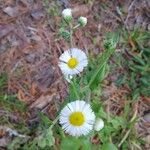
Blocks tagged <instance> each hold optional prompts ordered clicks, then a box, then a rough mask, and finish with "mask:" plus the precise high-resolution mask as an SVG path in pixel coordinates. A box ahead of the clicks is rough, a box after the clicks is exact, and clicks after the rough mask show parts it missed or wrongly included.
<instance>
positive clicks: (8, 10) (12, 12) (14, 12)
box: [3, 6, 19, 17]
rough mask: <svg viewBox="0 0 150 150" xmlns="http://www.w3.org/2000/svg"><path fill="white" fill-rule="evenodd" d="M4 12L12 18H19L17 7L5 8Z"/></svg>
mask: <svg viewBox="0 0 150 150" xmlns="http://www.w3.org/2000/svg"><path fill="white" fill-rule="evenodd" d="M3 11H4V12H5V13H6V14H7V15H9V16H10V17H17V16H18V15H19V11H18V9H17V7H11V6H8V7H6V8H4V9H3Z"/></svg>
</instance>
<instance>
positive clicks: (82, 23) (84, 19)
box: [78, 16, 87, 27]
mask: <svg viewBox="0 0 150 150" xmlns="http://www.w3.org/2000/svg"><path fill="white" fill-rule="evenodd" d="M78 23H79V24H80V26H82V27H84V26H85V25H86V24H87V18H86V17H82V16H81V17H80V18H79V19H78Z"/></svg>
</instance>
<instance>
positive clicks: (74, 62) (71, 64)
mask: <svg viewBox="0 0 150 150" xmlns="http://www.w3.org/2000/svg"><path fill="white" fill-rule="evenodd" d="M67 65H68V66H69V68H71V69H74V68H75V67H76V66H77V65H78V60H77V59H76V58H70V59H69V61H68V62H67Z"/></svg>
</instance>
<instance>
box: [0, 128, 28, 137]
mask: <svg viewBox="0 0 150 150" xmlns="http://www.w3.org/2000/svg"><path fill="white" fill-rule="evenodd" d="M0 130H4V131H5V132H8V133H9V135H10V136H17V137H20V138H30V136H27V135H23V134H19V133H18V132H17V131H16V130H13V129H11V128H9V127H5V126H0Z"/></svg>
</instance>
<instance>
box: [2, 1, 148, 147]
mask: <svg viewBox="0 0 150 150" xmlns="http://www.w3.org/2000/svg"><path fill="white" fill-rule="evenodd" d="M68 7H69V8H72V10H73V15H74V17H75V18H77V17H79V16H85V17H87V18H88V24H87V26H86V27H84V28H82V29H79V30H77V31H76V32H75V34H74V43H75V45H76V47H79V48H81V49H85V50H87V52H88V54H89V55H90V56H91V57H92V58H93V59H94V58H96V56H97V55H98V54H99V53H101V52H103V51H104V48H103V39H104V38H105V35H106V34H107V33H109V32H115V31H116V30H117V29H120V30H121V33H122V34H123V38H122V41H121V42H120V43H119V45H118V46H117V49H116V52H115V54H114V56H112V57H111V59H110V61H109V64H110V68H109V74H108V75H107V77H106V79H105V80H104V81H103V83H102V89H99V91H97V92H98V93H99V101H102V103H103V106H104V107H103V108H104V110H105V112H106V113H110V114H113V115H114V116H122V115H125V113H126V115H127V116H128V120H130V119H132V117H133V116H135V117H136V119H137V120H138V121H135V122H134V125H133V126H132V128H134V130H135V131H133V132H131V131H129V130H126V131H125V132H124V133H125V135H126V133H128V131H129V132H130V133H131V135H130V133H128V134H129V135H127V137H126V138H127V139H128V140H130V141H132V137H134V136H136V137H137V138H136V139H134V138H133V139H134V140H133V141H134V143H130V142H129V143H130V144H131V146H129V148H127V149H133V150H134V149H135V150H136V149H143V150H148V149H150V84H149V83H150V61H149V60H150V40H148V38H147V34H148V33H149V32H150V1H149V0H113V1H112V0H81V1H77V0H75V1H71V0H57V1H53V0H0V8H1V9H0V149H19V148H18V147H17V146H16V145H15V142H13V141H14V138H12V137H11V136H10V135H8V134H7V133H6V130H5V129H6V128H11V129H14V130H15V131H18V132H19V133H22V134H23V135H24V134H25V135H29V136H34V135H35V133H34V131H33V133H32V132H31V131H30V128H32V129H33V128H34V127H35V128H36V127H37V126H38V125H39V124H40V120H41V118H40V117H39V116H40V115H43V114H44V115H45V116H47V117H48V118H49V119H50V120H54V119H55V117H56V115H57V112H58V109H59V105H60V104H62V103H63V102H64V100H65V98H66V97H67V95H68V92H69V90H68V83H67V81H65V80H64V79H63V76H62V73H61V71H60V69H59V67H58V59H59V56H60V54H61V53H62V52H63V51H64V50H66V49H68V44H67V42H65V41H64V40H63V39H62V38H59V35H58V32H59V28H60V21H61V11H62V10H63V9H64V8H68ZM124 30H125V31H124ZM126 32H128V34H126ZM148 36H149V35H148ZM141 51H142V52H141ZM145 52H146V54H145V55H144V56H141V55H143V53H145ZM125 111H126V112H125ZM39 112H40V113H42V114H40V115H39ZM22 126H23V127H22ZM122 132H123V131H122ZM122 137H124V136H122ZM127 139H125V140H127ZM137 139H140V140H141V141H142V140H143V141H146V142H143V141H142V142H141V143H140V142H139V141H137ZM120 140H121V139H120ZM95 141H96V139H93V143H94V144H96V143H97V142H95ZM55 142H56V145H57V144H58V145H59V142H60V141H59V138H58V139H57V138H56V141H55ZM8 143H9V144H10V145H11V146H10V147H8ZM12 143H13V144H12ZM16 143H17V142H16ZM137 143H138V144H137ZM139 143H140V144H139ZM133 145H134V146H135V147H134V146H133ZM13 146H14V147H13ZM6 147H7V148H6ZM122 149H123V148H122Z"/></svg>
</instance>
